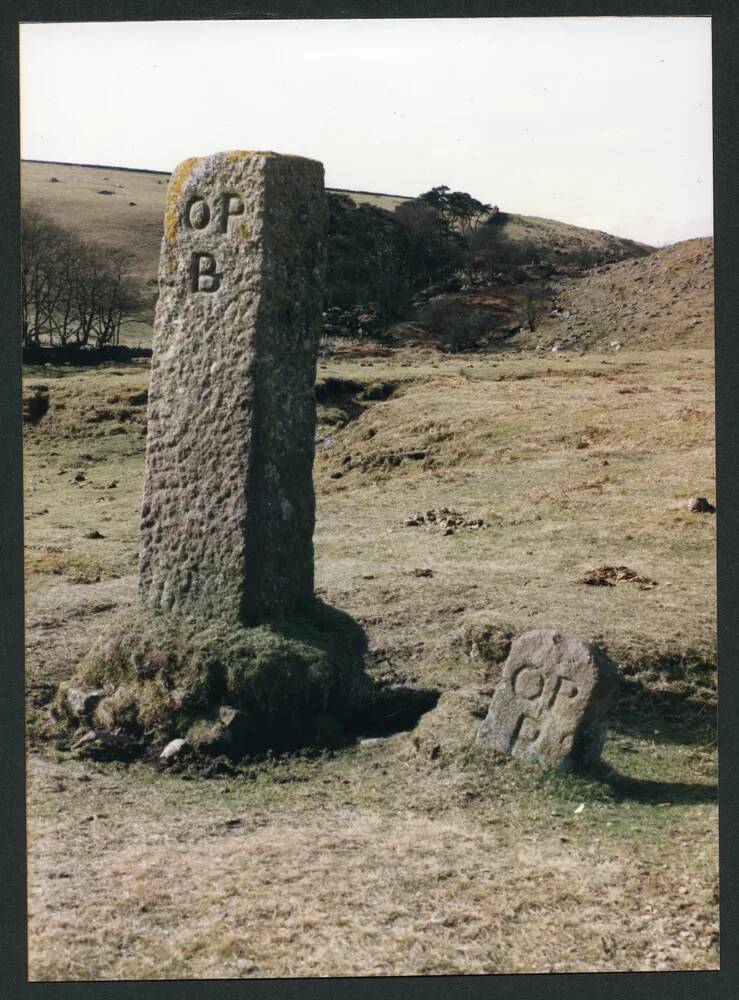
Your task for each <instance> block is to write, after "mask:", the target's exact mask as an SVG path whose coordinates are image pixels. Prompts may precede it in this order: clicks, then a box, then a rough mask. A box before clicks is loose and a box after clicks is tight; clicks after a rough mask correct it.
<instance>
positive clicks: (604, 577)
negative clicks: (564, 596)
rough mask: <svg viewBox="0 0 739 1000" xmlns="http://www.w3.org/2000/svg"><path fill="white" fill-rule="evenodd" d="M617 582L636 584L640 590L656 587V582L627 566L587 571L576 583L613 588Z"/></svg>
mask: <svg viewBox="0 0 739 1000" xmlns="http://www.w3.org/2000/svg"><path fill="white" fill-rule="evenodd" d="M619 582H626V583H637V584H639V585H640V589H641V590H649V589H651V588H652V587H656V586H658V584H657V581H656V580H652V579H650V577H648V576H642V575H641V574H640V573H637V571H636V570H635V569H630V568H629V567H628V566H598V567H597V569H591V570H588V572H587V573H585V574H584V575H583V576H581V577H580V578H579V579H578V580H577V581H576V583H584V584H585V585H586V586H589V587H615V586H616V583H619Z"/></svg>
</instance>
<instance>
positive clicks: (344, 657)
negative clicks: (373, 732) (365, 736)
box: [55, 602, 371, 756]
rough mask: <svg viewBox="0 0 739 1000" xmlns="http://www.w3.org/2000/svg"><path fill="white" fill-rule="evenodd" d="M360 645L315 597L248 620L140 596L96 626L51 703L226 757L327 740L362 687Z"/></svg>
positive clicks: (77, 717)
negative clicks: (94, 638) (142, 602)
mask: <svg viewBox="0 0 739 1000" xmlns="http://www.w3.org/2000/svg"><path fill="white" fill-rule="evenodd" d="M365 648H366V640H365V636H364V633H363V631H362V629H361V627H360V626H359V625H358V624H357V623H356V622H355V621H354V620H353V619H352V618H351V617H350V616H349V615H347V614H345V613H344V612H341V611H338V610H336V609H335V608H330V607H328V606H326V605H324V604H322V603H321V602H316V603H315V605H314V608H313V609H312V612H311V614H310V615H306V616H304V617H301V618H293V619H290V620H289V621H282V622H271V623H268V624H262V625H259V626H255V627H246V626H244V625H241V624H234V623H232V622H227V621H223V620H218V619H211V620H203V619H195V618H186V617H182V616H178V615H174V614H172V613H170V612H164V611H153V610H149V609H146V608H143V607H142V608H139V609H137V610H135V611H133V612H131V613H130V614H129V615H128V616H126V617H125V618H123V619H122V620H120V621H119V622H117V623H116V624H115V625H114V626H113V627H112V628H111V629H110V630H109V631H108V632H107V633H105V634H103V635H102V636H101V637H100V639H99V640H98V642H97V643H96V645H95V646H94V648H93V649H92V650H91V651H90V653H89V654H88V655H87V656H86V657H85V658H84V660H83V661H82V662H81V664H80V666H79V668H78V670H77V672H76V674H75V676H74V677H73V678H72V680H71V681H69V682H68V683H67V684H63V685H61V686H60V689H59V693H58V696H57V700H56V706H55V707H56V712H57V715H59V716H61V717H63V718H67V719H68V720H69V721H70V722H74V723H75V724H76V725H79V724H80V722H85V723H87V724H89V725H90V726H92V727H94V728H99V729H102V730H106V731H112V732H123V733H127V734H130V735H132V736H134V737H135V738H137V739H139V740H142V741H145V742H160V741H162V740H170V739H174V738H177V737H181V738H186V739H187V740H188V741H189V742H190V743H192V744H193V745H196V746H197V745H200V746H202V747H206V748H207V747H208V746H210V747H211V748H213V749H214V750H216V751H217V752H224V751H225V752H229V753H231V754H232V755H233V756H240V755H243V754H248V753H259V752H262V751H264V750H267V749H272V750H274V751H276V752H277V751H285V750H292V749H298V748H300V747H308V746H330V745H334V744H336V743H337V742H340V740H341V734H342V732H343V730H344V729H345V728H346V727H347V725H348V724H349V722H350V719H351V717H352V716H353V715H354V714H355V713H357V712H361V711H362V707H363V705H364V704H365V702H366V700H367V698H368V697H369V696H370V690H371V688H370V683H369V680H368V678H367V676H366V674H365V673H364V669H363V654H364V651H365ZM89 692H93V694H94V697H85V694H86V693H89Z"/></svg>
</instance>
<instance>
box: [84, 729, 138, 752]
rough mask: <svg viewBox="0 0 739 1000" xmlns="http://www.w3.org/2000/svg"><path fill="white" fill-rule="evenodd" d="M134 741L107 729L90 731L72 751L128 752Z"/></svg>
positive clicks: (123, 734)
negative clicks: (102, 750)
mask: <svg viewBox="0 0 739 1000" xmlns="http://www.w3.org/2000/svg"><path fill="white" fill-rule="evenodd" d="M133 746H134V740H132V739H131V737H130V736H127V735H126V734H125V733H112V732H110V731H109V730H107V729H90V730H88V731H87V732H86V733H84V734H83V735H82V736H81V737H80V738H79V739H78V740H76V742H74V743H73V744H72V747H71V749H72V750H82V749H85V750H94V749H95V748H100V749H104V750H114V751H115V750H128V749H130V748H131V747H133Z"/></svg>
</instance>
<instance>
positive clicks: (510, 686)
mask: <svg viewBox="0 0 739 1000" xmlns="http://www.w3.org/2000/svg"><path fill="white" fill-rule="evenodd" d="M617 687H618V670H617V668H616V666H615V664H614V663H613V662H612V661H611V660H610V659H609V658H608V657H607V656H606V655H605V653H603V652H602V650H600V649H599V648H598V647H597V646H594V645H591V644H590V643H587V642H583V640H582V639H578V638H577V636H574V635H569V634H567V633H565V632H557V631H554V630H552V629H536V630H534V631H532V632H526V633H525V634H524V635H521V636H519V637H518V638H517V639H515V640H514V642H513V644H512V645H511V651H510V653H509V655H508V659H507V660H506V663H505V666H504V668H503V676H502V678H501V681H500V683H499V684H498V686H497V687H496V689H495V693H494V694H493V699H492V702H491V703H490V709H489V711H488V714H487V717H486V718H485V720H484V722H483V723H482V725H481V726H480V729H479V731H478V734H477V739H478V741H479V742H481V743H483V744H488V745H491V746H494V747H497V749H499V750H502V751H503V752H504V753H508V754H511V756H513V757H520V758H522V759H524V760H530V761H533V762H535V763H538V764H542V765H544V766H545V767H556V768H558V769H560V770H568V769H569V768H571V767H572V766H573V765H588V764H593V763H595V761H597V760H598V758H599V757H600V753H601V750H602V748H603V744H604V742H605V738H606V729H607V714H608V711H609V710H610V708H611V707H612V705H613V703H614V700H615V696H616V692H617Z"/></svg>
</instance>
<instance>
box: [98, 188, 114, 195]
mask: <svg viewBox="0 0 739 1000" xmlns="http://www.w3.org/2000/svg"><path fill="white" fill-rule="evenodd" d="M98 194H115V191H108V190H107V188H103V189H102V190H101V191H98Z"/></svg>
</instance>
